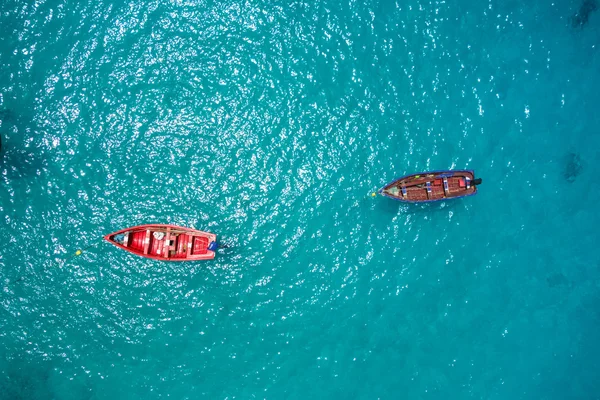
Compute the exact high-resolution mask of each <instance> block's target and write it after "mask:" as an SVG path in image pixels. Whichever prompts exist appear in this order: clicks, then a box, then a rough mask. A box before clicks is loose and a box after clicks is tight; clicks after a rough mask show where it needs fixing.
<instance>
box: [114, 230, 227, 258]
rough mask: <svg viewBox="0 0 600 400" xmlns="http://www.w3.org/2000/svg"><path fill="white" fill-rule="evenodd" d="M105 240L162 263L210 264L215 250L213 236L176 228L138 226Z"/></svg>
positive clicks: (215, 244) (214, 238) (115, 233)
mask: <svg viewBox="0 0 600 400" xmlns="http://www.w3.org/2000/svg"><path fill="white" fill-rule="evenodd" d="M104 239H105V240H106V241H108V242H110V243H112V244H114V245H115V246H117V247H118V248H120V249H123V250H127V251H129V252H130V253H133V254H136V255H138V256H142V257H146V258H152V259H153V260H163V261H197V260H212V259H213V258H215V250H216V249H217V236H216V235H214V234H212V233H208V232H203V231H198V230H196V229H191V228H184V227H182V226H176V225H164V224H152V225H139V226H134V227H132V228H127V229H122V230H120V231H117V232H114V233H110V234H108V235H106V236H104Z"/></svg>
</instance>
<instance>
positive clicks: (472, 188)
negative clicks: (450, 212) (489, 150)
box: [379, 171, 481, 203]
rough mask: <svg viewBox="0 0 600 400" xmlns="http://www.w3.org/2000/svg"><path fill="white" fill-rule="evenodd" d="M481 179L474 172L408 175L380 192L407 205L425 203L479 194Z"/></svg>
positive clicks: (434, 172) (439, 172) (435, 172)
mask: <svg viewBox="0 0 600 400" xmlns="http://www.w3.org/2000/svg"><path fill="white" fill-rule="evenodd" d="M479 184H481V178H479V179H475V173H474V172H473V171H433V172H424V173H421V174H412V175H406V176H403V177H402V178H399V179H396V180H395V181H394V182H392V183H390V184H388V185H387V186H385V187H384V188H383V189H381V190H380V191H379V193H380V194H382V195H383V196H387V197H391V198H392V199H396V200H399V201H404V202H407V203H425V202H429V201H439V200H446V199H456V198H459V197H466V196H472V195H474V194H476V193H477V185H479Z"/></svg>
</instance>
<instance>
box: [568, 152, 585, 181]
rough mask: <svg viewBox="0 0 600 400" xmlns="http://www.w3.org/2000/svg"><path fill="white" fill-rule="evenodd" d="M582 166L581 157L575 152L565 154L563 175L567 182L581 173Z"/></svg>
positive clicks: (573, 179)
mask: <svg viewBox="0 0 600 400" xmlns="http://www.w3.org/2000/svg"><path fill="white" fill-rule="evenodd" d="M582 169H583V166H582V165H581V157H579V154H577V153H569V154H567V160H566V164H565V171H564V176H565V179H566V180H567V182H570V183H573V182H575V178H577V176H578V175H579V174H580V173H581V170H582Z"/></svg>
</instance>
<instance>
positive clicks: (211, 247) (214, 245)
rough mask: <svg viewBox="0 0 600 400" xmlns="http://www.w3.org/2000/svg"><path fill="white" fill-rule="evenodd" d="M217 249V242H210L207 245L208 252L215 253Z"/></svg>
mask: <svg viewBox="0 0 600 400" xmlns="http://www.w3.org/2000/svg"><path fill="white" fill-rule="evenodd" d="M218 248H219V244H218V243H217V242H210V243H209V244H208V250H210V251H217V249H218Z"/></svg>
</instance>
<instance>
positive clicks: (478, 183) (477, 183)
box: [471, 178, 481, 186]
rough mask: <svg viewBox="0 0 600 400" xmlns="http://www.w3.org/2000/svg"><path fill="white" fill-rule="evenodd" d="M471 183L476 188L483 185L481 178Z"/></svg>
mask: <svg viewBox="0 0 600 400" xmlns="http://www.w3.org/2000/svg"><path fill="white" fill-rule="evenodd" d="M471 183H472V184H473V185H475V186H477V185H481V178H477V179H473V180H472V181H471Z"/></svg>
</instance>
